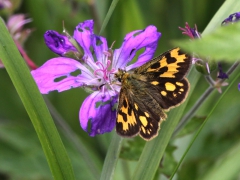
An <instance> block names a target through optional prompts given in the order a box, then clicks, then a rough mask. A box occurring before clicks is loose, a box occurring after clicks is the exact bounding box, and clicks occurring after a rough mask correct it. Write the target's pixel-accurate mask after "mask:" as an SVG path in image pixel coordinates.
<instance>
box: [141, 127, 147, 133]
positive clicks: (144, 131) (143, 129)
mask: <svg viewBox="0 0 240 180" xmlns="http://www.w3.org/2000/svg"><path fill="white" fill-rule="evenodd" d="M141 129H142V131H143V133H144V134H146V130H145V128H144V127H143V126H141Z"/></svg>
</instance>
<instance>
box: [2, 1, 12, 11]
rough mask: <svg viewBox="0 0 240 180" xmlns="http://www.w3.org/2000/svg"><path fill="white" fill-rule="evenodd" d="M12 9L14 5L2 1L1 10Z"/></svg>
mask: <svg viewBox="0 0 240 180" xmlns="http://www.w3.org/2000/svg"><path fill="white" fill-rule="evenodd" d="M10 8H12V3H11V1H10V0H0V10H2V9H10Z"/></svg>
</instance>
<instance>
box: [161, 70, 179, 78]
mask: <svg viewBox="0 0 240 180" xmlns="http://www.w3.org/2000/svg"><path fill="white" fill-rule="evenodd" d="M176 69H177V68H176ZM160 77H167V78H175V75H174V73H172V72H165V73H163V74H161V75H160Z"/></svg>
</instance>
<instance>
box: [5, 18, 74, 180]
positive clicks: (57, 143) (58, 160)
mask: <svg viewBox="0 0 240 180" xmlns="http://www.w3.org/2000/svg"><path fill="white" fill-rule="evenodd" d="M0 32H1V36H0V59H1V61H2V62H3V63H4V66H5V68H6V70H7V72H8V74H9V76H10V78H11V80H12V82H13V84H14V86H15V88H16V90H17V92H18V94H19V96H20V98H21V100H22V102H23V105H24V106H25V108H26V110H27V113H28V115H29V117H30V119H31V121H32V123H33V126H34V128H35V130H36V133H37V135H38V138H39V140H40V142H41V145H42V148H43V151H44V153H45V155H46V157H47V161H48V164H49V166H50V169H51V171H52V174H53V176H54V178H55V179H58V180H61V179H70V180H71V179H74V174H73V169H72V166H71V163H70V160H69V158H68V155H67V152H66V150H65V147H64V146H63V143H62V141H61V139H60V136H59V134H58V131H57V129H56V127H55V125H54V123H53V120H52V118H51V116H50V113H49V111H48V109H47V107H46V105H45V103H44V100H43V98H42V96H41V94H40V93H39V90H38V88H37V86H36V84H35V82H34V80H33V78H32V76H31V74H30V72H29V69H28V67H27V65H26V63H25V62H24V61H23V59H22V57H21V55H20V53H19V51H18V49H17V48H16V46H15V44H14V41H13V40H12V38H11V36H10V35H9V33H8V30H7V28H6V27H5V24H4V22H3V20H2V19H1V20H0Z"/></svg>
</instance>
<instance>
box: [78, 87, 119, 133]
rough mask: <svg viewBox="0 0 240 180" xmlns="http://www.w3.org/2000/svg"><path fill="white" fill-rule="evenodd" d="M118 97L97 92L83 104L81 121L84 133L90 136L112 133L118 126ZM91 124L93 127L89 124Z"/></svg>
mask: <svg viewBox="0 0 240 180" xmlns="http://www.w3.org/2000/svg"><path fill="white" fill-rule="evenodd" d="M117 100H118V96H117V95H115V96H114V97H111V96H110V94H109V93H108V92H105V94H104V96H103V93H102V92H99V91H96V92H94V93H92V94H90V95H89V96H88V97H87V98H86V99H85V100H84V102H83V104H82V106H81V108H80V112H79V119H80V124H81V126H82V128H83V130H84V131H86V132H88V133H89V135H90V136H95V135H96V134H103V133H106V132H111V131H112V129H113V128H114V127H115V124H116V109H114V108H113V107H114V105H115V104H116V103H117ZM89 123H91V127H88V124H89Z"/></svg>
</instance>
